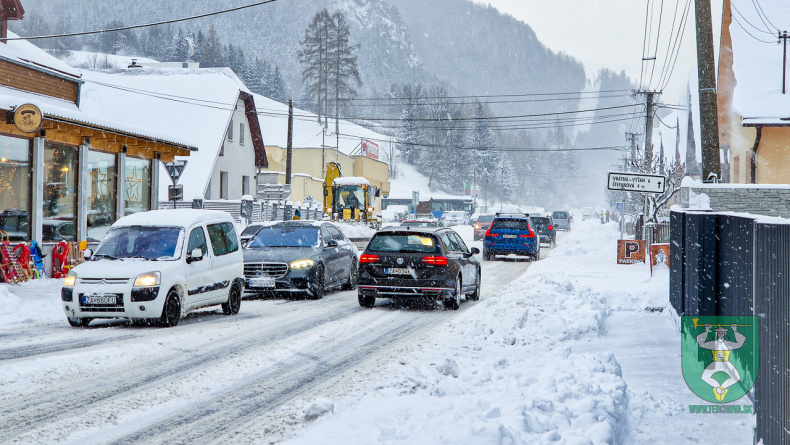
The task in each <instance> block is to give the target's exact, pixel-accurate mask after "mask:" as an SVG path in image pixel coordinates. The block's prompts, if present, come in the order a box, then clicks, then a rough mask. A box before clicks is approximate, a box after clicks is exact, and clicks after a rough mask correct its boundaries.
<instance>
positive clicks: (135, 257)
mask: <svg viewBox="0 0 790 445" xmlns="http://www.w3.org/2000/svg"><path fill="white" fill-rule="evenodd" d="M124 258H134V259H142V260H146V261H154V260H153V258H148V257H144V256H142V255H134V256H127V257H124Z"/></svg>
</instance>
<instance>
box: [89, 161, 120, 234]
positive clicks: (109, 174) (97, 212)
mask: <svg viewBox="0 0 790 445" xmlns="http://www.w3.org/2000/svg"><path fill="white" fill-rule="evenodd" d="M116 159H117V157H116V155H115V154H114V153H104V152H100V151H93V150H90V151H88V168H87V171H88V177H89V183H90V185H89V188H88V190H87V192H88V217H87V219H88V241H98V240H101V239H102V238H103V237H104V234H105V233H107V231H108V230H109V229H110V226H111V225H112V223H114V222H115V206H116V192H115V191H116V184H117V181H116V179H117V176H118V175H117V173H116V172H117V170H116Z"/></svg>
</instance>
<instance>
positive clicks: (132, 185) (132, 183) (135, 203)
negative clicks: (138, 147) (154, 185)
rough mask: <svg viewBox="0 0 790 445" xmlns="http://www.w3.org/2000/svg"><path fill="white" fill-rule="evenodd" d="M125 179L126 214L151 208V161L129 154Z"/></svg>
mask: <svg viewBox="0 0 790 445" xmlns="http://www.w3.org/2000/svg"><path fill="white" fill-rule="evenodd" d="M124 169H125V170H126V178H125V179H124V181H123V183H124V197H125V201H124V209H123V214H124V215H131V214H132V213H138V212H145V211H147V210H149V209H150V208H151V161H149V160H147V159H138V158H132V157H129V156H127V157H126V165H125V167H124Z"/></svg>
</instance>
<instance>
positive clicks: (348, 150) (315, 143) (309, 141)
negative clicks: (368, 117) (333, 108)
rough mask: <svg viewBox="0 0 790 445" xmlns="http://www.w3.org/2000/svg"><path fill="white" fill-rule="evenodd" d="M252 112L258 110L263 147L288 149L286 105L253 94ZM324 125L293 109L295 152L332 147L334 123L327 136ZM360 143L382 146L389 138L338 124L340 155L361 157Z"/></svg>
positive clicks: (314, 115) (355, 125) (313, 114)
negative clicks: (253, 105) (363, 141)
mask: <svg viewBox="0 0 790 445" xmlns="http://www.w3.org/2000/svg"><path fill="white" fill-rule="evenodd" d="M253 97H254V98H255V108H256V109H257V110H258V120H259V121H260V124H261V132H262V133H263V140H264V141H265V142H266V145H275V146H278V147H286V146H287V145H288V105H287V104H281V103H279V102H277V101H274V100H272V99H269V98H267V97H264V96H261V95H259V94H253ZM323 128H324V124H323V123H320V124H319V123H318V115H316V114H315V113H311V112H309V111H304V110H299V109H296V108H294V131H293V147H294V148H321V144H322V142H324V143H325V144H326V145H327V146H329V147H333V148H334V147H335V146H336V145H337V142H338V139H337V138H336V137H335V121H334V120H333V119H330V120H329V129H328V130H327V136H326V137H325V138H324V136H323ZM363 139H370V140H371V141H373V142H375V143H377V144H379V145H380V146H381V145H382V142H383V141H389V140H391V138H390V137H389V136H386V135H383V134H381V133H377V132H375V131H373V130H369V129H367V128H364V127H362V126H359V125H357V124H354V123H351V122H348V121H344V120H342V119H341V120H340V140H339V142H340V147H339V150H340V152H341V153H344V154H347V155H350V154H352V153H353V154H360V148H359V146H360V143H361V141H362V140H363Z"/></svg>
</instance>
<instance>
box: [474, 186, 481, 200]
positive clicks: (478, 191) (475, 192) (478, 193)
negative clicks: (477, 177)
mask: <svg viewBox="0 0 790 445" xmlns="http://www.w3.org/2000/svg"><path fill="white" fill-rule="evenodd" d="M478 196H480V189H479V188H478V187H477V186H476V185H473V186H472V198H477V197H478Z"/></svg>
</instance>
